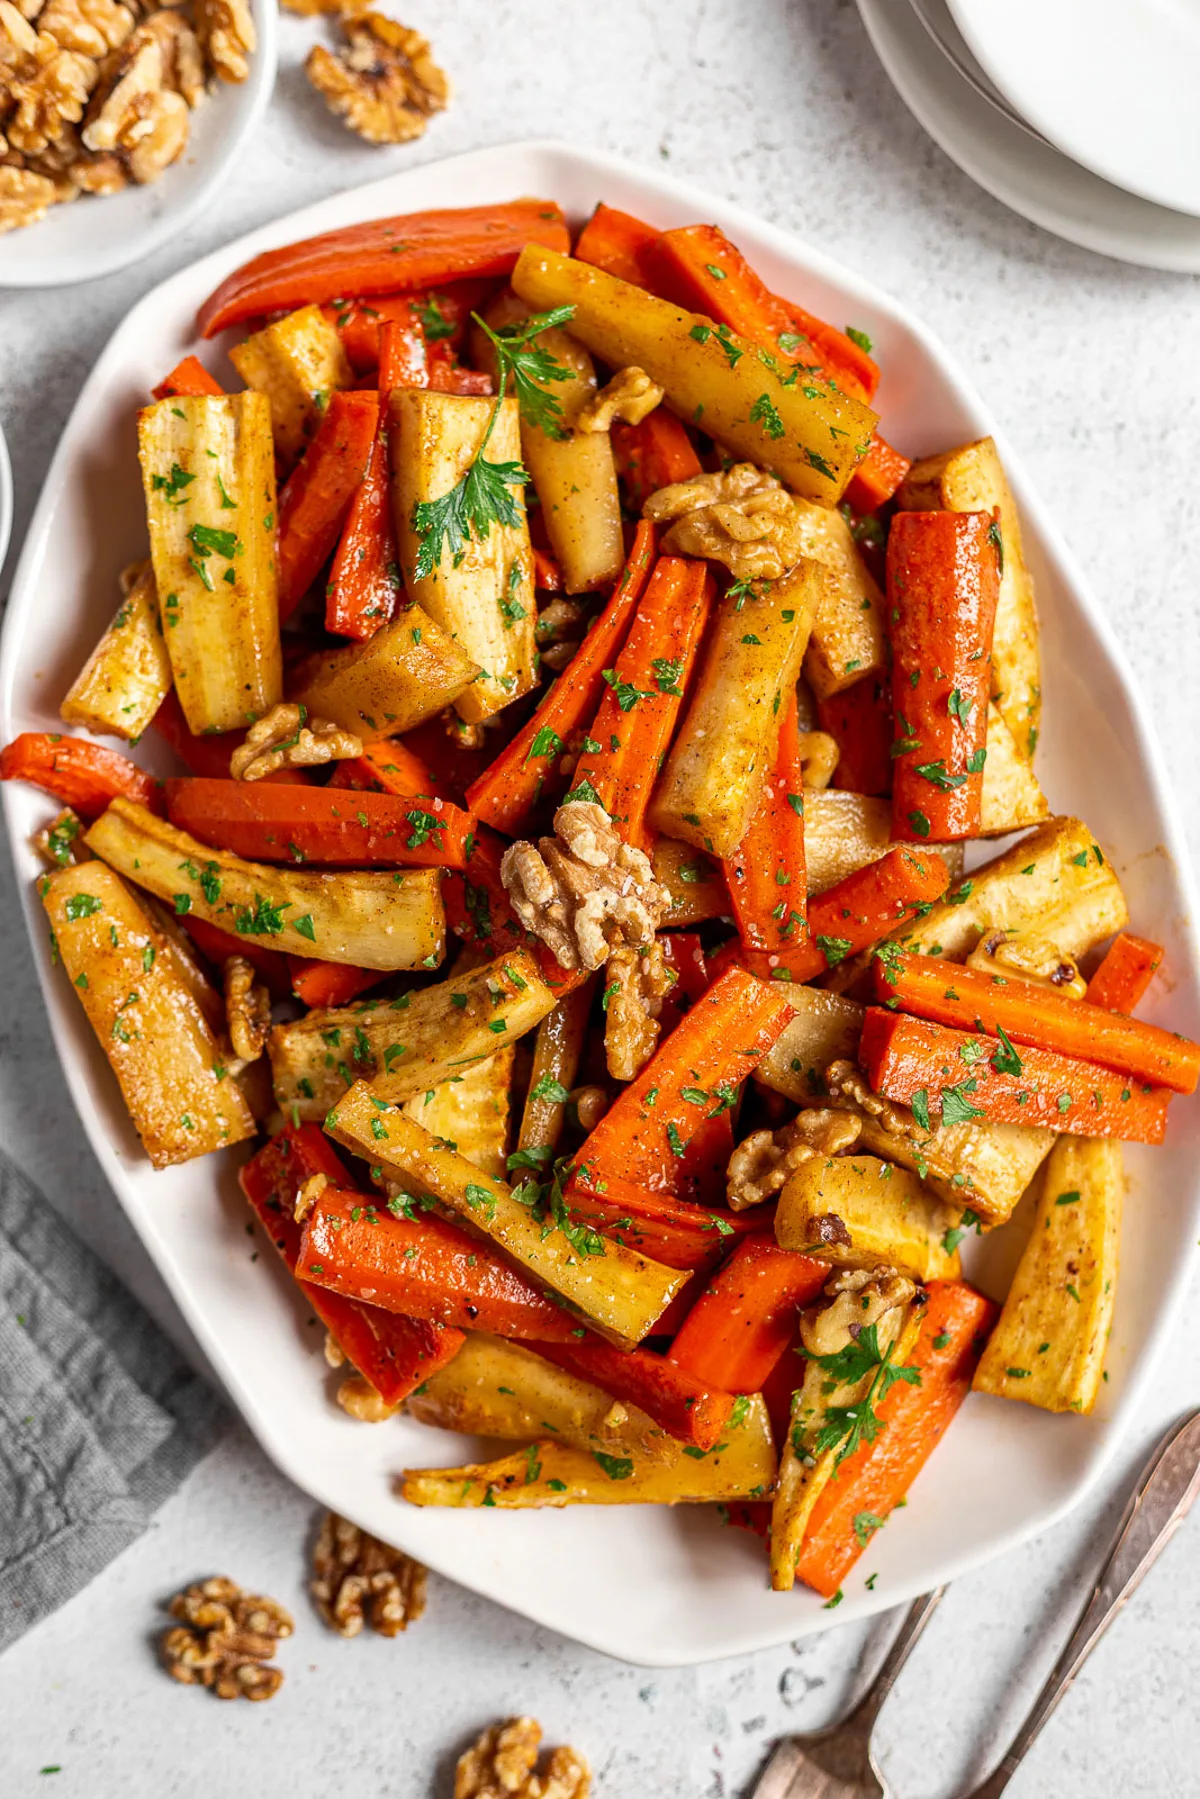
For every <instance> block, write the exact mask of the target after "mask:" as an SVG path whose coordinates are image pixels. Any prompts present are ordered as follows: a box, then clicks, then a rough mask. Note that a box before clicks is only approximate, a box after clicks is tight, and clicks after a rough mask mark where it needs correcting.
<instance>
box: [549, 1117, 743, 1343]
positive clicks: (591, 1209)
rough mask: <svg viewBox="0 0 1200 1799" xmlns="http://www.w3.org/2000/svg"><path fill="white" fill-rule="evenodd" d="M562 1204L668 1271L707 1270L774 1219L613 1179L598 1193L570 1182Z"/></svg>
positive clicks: (584, 1183)
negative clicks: (695, 1202) (701, 1203)
mask: <svg viewBox="0 0 1200 1799" xmlns="http://www.w3.org/2000/svg"><path fill="white" fill-rule="evenodd" d="M732 1151H733V1138H732V1133H731V1134H730V1137H729V1141H728V1149H727V1150H726V1151H723V1152H722V1153H724V1154H725V1158H726V1161H728V1157H729V1155H730V1154H732ZM567 1202H568V1204H569V1206H570V1209H571V1215H572V1217H576V1216H578V1217H579V1218H581V1219H582V1220H583V1221H584V1223H586V1224H591V1225H594V1226H595V1228H596V1229H597V1230H598V1231H600V1232H601V1233H602V1234H603V1235H604V1236H606V1237H613V1238H615V1239H616V1241H617V1242H618V1243H624V1244H625V1245H626V1246H627V1248H629V1249H636V1250H638V1251H639V1252H640V1253H641V1254H642V1255H645V1256H649V1257H650V1259H651V1261H654V1262H663V1263H664V1264H665V1265H666V1266H667V1267H668V1268H709V1267H711V1266H712V1265H713V1264H714V1263H715V1262H717V1261H719V1260H720V1258H721V1256H722V1254H723V1253H724V1251H725V1250H726V1249H727V1248H728V1247H729V1245H730V1243H731V1242H733V1241H734V1240H736V1239H737V1238H739V1237H744V1236H746V1235H748V1233H749V1232H750V1231H752V1230H762V1228H763V1225H764V1224H765V1223H769V1222H770V1218H771V1217H772V1216H773V1212H772V1210H771V1208H764V1210H765V1211H767V1213H768V1217H767V1218H765V1219H764V1218H763V1217H761V1216H759V1217H755V1218H751V1217H749V1216H748V1215H747V1214H745V1213H741V1212H730V1211H727V1210H726V1209H725V1208H724V1207H717V1208H714V1209H710V1208H709V1207H707V1206H697V1205H693V1204H692V1203H691V1201H690V1200H686V1199H672V1198H671V1197H670V1196H669V1195H668V1194H663V1193H650V1192H648V1191H647V1190H646V1189H645V1188H644V1187H638V1186H635V1185H634V1183H633V1182H632V1181H627V1180H623V1179H622V1178H621V1176H620V1175H615V1174H610V1175H607V1176H605V1177H604V1186H603V1190H602V1191H596V1190H595V1188H594V1187H593V1186H592V1185H589V1184H587V1178H586V1177H584V1178H583V1179H580V1178H578V1177H572V1179H570V1180H569V1181H568V1184H567ZM661 1328H662V1327H661V1321H660V1323H659V1324H657V1325H656V1326H655V1335H656V1336H657V1335H660V1334H661Z"/></svg>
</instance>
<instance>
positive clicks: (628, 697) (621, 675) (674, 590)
mask: <svg viewBox="0 0 1200 1799" xmlns="http://www.w3.org/2000/svg"><path fill="white" fill-rule="evenodd" d="M715 591H716V589H715V586H714V583H713V578H712V575H711V573H710V572H709V569H708V566H707V564H706V563H703V562H689V561H687V560H686V559H685V558H683V557H681V556H660V557H659V559H658V561H657V562H656V563H655V565H654V573H653V574H652V575H651V577H650V583H649V585H648V587H647V588H646V591H645V593H644V594H643V596H642V600H641V604H640V605H639V606H638V609H637V612H636V614H635V616H634V620H633V623H632V625H631V626H630V627H629V635H628V637H627V638H626V639H625V645H624V648H623V649H622V650H621V652H620V654H619V655H618V657H617V658H616V661H615V662H614V664H613V666H612V667H611V668H606V669H602V670H601V674H600V678H601V680H602V681H603V682H604V683H605V685H606V687H607V692H606V693H605V694H604V697H603V699H602V700H601V701H600V707H599V710H598V711H597V713H596V716H595V718H594V719H593V721H592V725H591V729H590V731H589V732H588V735H587V736H586V737H585V739H584V743H583V750H582V752H581V754H580V757H579V761H578V762H577V763H576V765H575V769H574V772H573V773H572V775H571V791H570V794H569V795H568V796H567V797H568V798H574V799H594V800H596V801H597V802H598V803H599V804H600V805H601V806H603V807H604V810H605V811H606V812H607V813H608V815H609V817H610V818H611V819H612V820H613V823H614V824H615V825H616V827H617V830H618V832H619V833H620V835H621V836H622V837H624V838H625V840H626V842H627V843H633V844H636V845H637V846H638V848H639V849H644V848H645V847H646V844H647V842H648V833H647V831H646V807H647V806H648V805H649V803H650V792H651V789H652V788H653V786H654V783H655V781H656V780H657V779H658V771H659V769H660V768H661V767H662V763H663V758H664V757H665V755H666V753H667V748H668V746H669V744H670V741H671V737H672V734H673V733H674V730H675V725H676V721H677V719H678V717H679V709H680V707H681V706H682V704H683V696H684V693H685V691H686V689H687V684H688V681H689V679H690V678H691V673H692V667H693V664H694V662H695V659H696V652H697V651H698V649H699V647H700V639H701V638H702V637H703V635H704V627H705V626H706V624H707V623H708V615H709V612H710V611H711V609H712V603H713V596H714V594H715Z"/></svg>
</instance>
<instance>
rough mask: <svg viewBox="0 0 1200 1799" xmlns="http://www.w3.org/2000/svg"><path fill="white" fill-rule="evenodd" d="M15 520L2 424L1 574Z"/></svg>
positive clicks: (0, 494) (0, 495) (0, 439)
mask: <svg viewBox="0 0 1200 1799" xmlns="http://www.w3.org/2000/svg"><path fill="white" fill-rule="evenodd" d="M12 522H13V479H12V463H11V461H10V460H9V455H8V444H7V443H6V442H5V438H4V428H3V426H0V575H2V574H3V573H4V559H5V557H6V556H7V555H8V540H9V538H10V537H11V535H12Z"/></svg>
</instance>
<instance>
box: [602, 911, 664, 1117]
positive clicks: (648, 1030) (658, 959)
mask: <svg viewBox="0 0 1200 1799" xmlns="http://www.w3.org/2000/svg"><path fill="white" fill-rule="evenodd" d="M678 978H679V977H678V976H677V975H676V973H675V971H674V969H673V968H670V967H668V965H667V960H666V957H665V955H664V954H663V946H662V943H661V942H660V941H659V939H658V938H657V937H656V938H655V939H654V942H653V943H652V944H650V945H649V947H648V948H630V947H629V945H627V944H624V943H619V944H617V945H616V947H615V948H614V949H613V950H611V951H610V953H609V958H608V961H607V963H606V964H605V968H604V981H605V995H604V996H605V1002H606V1005H605V1013H604V1051H605V1055H606V1057H607V1060H608V1072H609V1074H611V1075H612V1077H613V1079H614V1080H615V1081H633V1080H636V1079H637V1077H638V1075H639V1074H640V1073H641V1072H642V1069H643V1068H644V1067H645V1066H646V1063H647V1062H648V1061H649V1060H650V1058H651V1056H652V1055H653V1054H654V1051H655V1049H656V1048H657V1046H658V1038H659V1029H660V1027H659V1023H658V1015H659V1013H660V1012H661V1011H662V1002H663V1000H664V999H665V998H666V996H667V994H668V993H670V991H671V989H672V987H673V986H674V985H675V982H676V981H677V979H678Z"/></svg>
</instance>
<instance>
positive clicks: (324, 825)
mask: <svg viewBox="0 0 1200 1799" xmlns="http://www.w3.org/2000/svg"><path fill="white" fill-rule="evenodd" d="M166 786H167V815H168V817H169V818H170V820H171V822H172V824H174V825H178V827H179V829H180V830H182V831H189V832H190V833H191V835H192V836H193V837H198V838H199V839H200V841H201V843H208V844H211V845H212V846H213V848H214V849H222V850H230V851H232V853H233V854H234V855H235V856H243V857H245V858H246V859H247V860H248V861H251V862H287V863H295V864H297V865H299V864H302V863H305V862H319V863H322V864H326V865H329V866H332V867H337V868H360V867H361V868H371V867H384V868H391V867H396V868H462V867H463V866H464V865H465V862H466V838H467V835H469V832H470V820H469V819H467V816H466V814H465V813H463V812H460V811H459V809H458V807H457V806H453V807H451V806H443V807H442V808H441V810H440V811H437V812H434V811H431V810H429V809H428V808H427V807H425V806H423V805H422V804H421V802H420V801H419V800H410V799H401V798H400V797H398V796H397V795H394V794H390V793H353V792H351V791H348V790H347V789H345V788H342V787H267V786H264V785H263V784H262V783H261V782H258V781H254V782H248V781H211V780H205V779H204V778H203V777H193V778H190V779H188V780H182V781H180V780H169V781H168V782H167V784H166ZM464 821H465V826H466V828H465V829H464Z"/></svg>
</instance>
